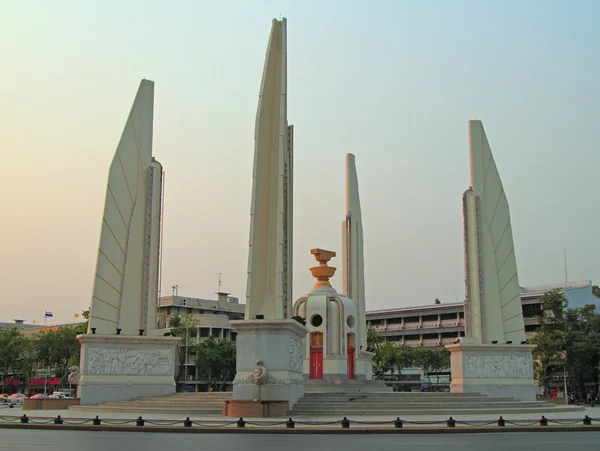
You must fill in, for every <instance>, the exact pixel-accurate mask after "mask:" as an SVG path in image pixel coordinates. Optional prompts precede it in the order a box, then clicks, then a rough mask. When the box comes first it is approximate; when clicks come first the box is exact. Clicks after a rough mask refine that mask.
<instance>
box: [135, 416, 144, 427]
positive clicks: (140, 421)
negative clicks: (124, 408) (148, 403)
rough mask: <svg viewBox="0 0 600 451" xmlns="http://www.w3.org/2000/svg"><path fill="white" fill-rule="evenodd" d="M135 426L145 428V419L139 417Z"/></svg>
mask: <svg viewBox="0 0 600 451" xmlns="http://www.w3.org/2000/svg"><path fill="white" fill-rule="evenodd" d="M135 425H136V426H143V425H144V419H143V418H142V417H139V418H138V419H137V420H135Z"/></svg>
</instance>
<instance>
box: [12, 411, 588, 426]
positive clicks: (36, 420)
mask: <svg viewBox="0 0 600 451" xmlns="http://www.w3.org/2000/svg"><path fill="white" fill-rule="evenodd" d="M19 421H20V422H21V423H22V424H34V425H46V424H50V423H54V424H56V425H61V424H65V425H69V426H82V425H85V424H89V423H92V424H93V425H94V426H100V425H102V424H104V425H110V426H127V425H131V427H134V425H135V426H137V427H142V426H144V425H145V424H146V423H147V424H148V425H153V426H164V427H174V428H181V427H185V428H190V427H193V426H197V427H200V428H227V427H232V426H235V427H237V428H245V427H246V426H253V427H260V428H271V427H279V426H285V428H287V429H293V428H295V427H296V425H298V426H308V427H310V426H332V425H340V424H341V427H342V428H343V429H348V428H350V425H356V426H358V427H361V426H386V425H390V426H393V427H394V428H403V427H405V426H410V425H413V426H441V425H445V426H446V427H448V428H454V427H456V425H460V426H467V427H489V426H491V425H497V426H498V427H504V426H506V425H510V426H514V427H523V428H525V427H531V426H536V425H539V426H549V425H550V424H552V425H557V426H575V425H579V424H583V425H587V426H589V425H592V422H594V421H595V422H600V418H592V417H589V416H588V415H585V417H584V418H581V419H574V418H569V419H555V420H553V419H549V418H546V417H545V416H543V415H542V417H541V418H540V419H539V420H512V421H511V420H507V419H504V418H503V417H502V416H500V417H499V418H498V419H497V420H471V421H464V420H455V419H454V418H452V417H449V418H448V419H447V420H403V419H401V418H400V417H396V419H393V420H373V421H368V420H351V419H348V418H347V417H344V418H342V419H341V420H326V421H322V420H294V419H293V418H291V417H290V418H289V419H288V420H271V421H269V420H255V421H246V420H244V418H239V419H238V420H233V421H220V420H195V421H193V420H190V418H189V417H187V418H186V419H185V420H160V419H155V420H146V419H144V418H142V417H141V416H140V417H138V418H137V419H132V420H114V419H113V420H105V419H101V418H99V417H98V416H96V417H95V418H91V419H85V418H69V419H64V418H62V417H61V416H60V415H58V416H57V417H56V418H44V417H28V416H27V415H25V414H23V415H22V416H20V417H18V416H0V422H6V423H10V422H19Z"/></svg>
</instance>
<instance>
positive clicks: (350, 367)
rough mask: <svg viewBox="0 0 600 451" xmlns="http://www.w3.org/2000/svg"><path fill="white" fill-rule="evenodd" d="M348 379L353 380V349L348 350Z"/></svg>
mask: <svg viewBox="0 0 600 451" xmlns="http://www.w3.org/2000/svg"><path fill="white" fill-rule="evenodd" d="M348 379H354V348H348Z"/></svg>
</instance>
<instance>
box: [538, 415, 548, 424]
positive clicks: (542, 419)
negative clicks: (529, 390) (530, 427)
mask: <svg viewBox="0 0 600 451" xmlns="http://www.w3.org/2000/svg"><path fill="white" fill-rule="evenodd" d="M540 426H548V418H546V417H545V416H544V415H542V418H540Z"/></svg>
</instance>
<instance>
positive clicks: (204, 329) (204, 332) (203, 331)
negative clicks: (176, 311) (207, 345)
mask: <svg viewBox="0 0 600 451" xmlns="http://www.w3.org/2000/svg"><path fill="white" fill-rule="evenodd" d="M209 334H210V329H209V328H208V327H201V328H200V338H206V337H208V335H209Z"/></svg>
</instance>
